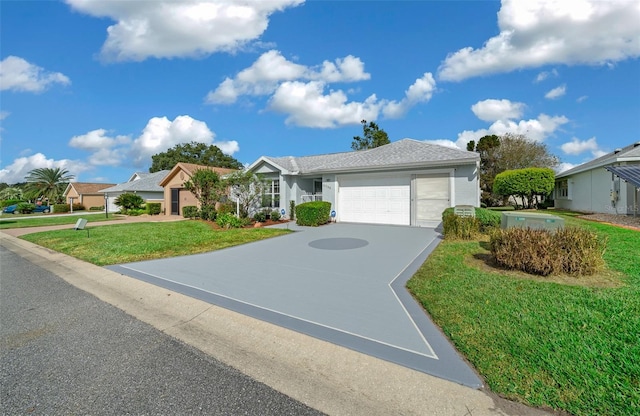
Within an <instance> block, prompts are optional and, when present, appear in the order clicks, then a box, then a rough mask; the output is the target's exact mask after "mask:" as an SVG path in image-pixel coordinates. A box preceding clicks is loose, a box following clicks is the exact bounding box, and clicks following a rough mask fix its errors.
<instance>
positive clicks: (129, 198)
mask: <svg viewBox="0 0 640 416" xmlns="http://www.w3.org/2000/svg"><path fill="white" fill-rule="evenodd" d="M114 202H115V204H116V205H117V206H119V207H121V208H122V210H123V211H128V210H131V209H140V208H141V207H142V204H144V199H142V197H141V196H140V195H136V194H134V193H131V192H125V193H124V194H120V195H119V196H118V197H117V198H116V200H115V201H114Z"/></svg>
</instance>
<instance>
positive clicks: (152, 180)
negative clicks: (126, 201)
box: [101, 170, 169, 193]
mask: <svg viewBox="0 0 640 416" xmlns="http://www.w3.org/2000/svg"><path fill="white" fill-rule="evenodd" d="M168 173H169V171H168V170H161V171H158V172H154V173H147V174H144V175H142V176H140V177H138V178H137V179H134V180H129V181H127V182H124V183H119V184H118V185H115V186H112V187H111V188H106V189H102V191H101V192H103V193H108V192H163V191H164V190H163V188H162V186H160V182H161V181H162V180H163V179H164V177H165V176H166V175H167V174H168ZM134 176H135V174H134ZM132 177H133V176H132Z"/></svg>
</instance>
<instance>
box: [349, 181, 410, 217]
mask: <svg viewBox="0 0 640 416" xmlns="http://www.w3.org/2000/svg"><path fill="white" fill-rule="evenodd" d="M338 185H339V188H338V210H337V211H338V212H337V214H338V220H339V221H344V222H360V223H369V224H394V225H410V223H411V186H410V185H411V178H410V177H409V176H408V175H404V176H377V177H376V176H372V175H367V176H355V175H350V176H343V177H339V178H338Z"/></svg>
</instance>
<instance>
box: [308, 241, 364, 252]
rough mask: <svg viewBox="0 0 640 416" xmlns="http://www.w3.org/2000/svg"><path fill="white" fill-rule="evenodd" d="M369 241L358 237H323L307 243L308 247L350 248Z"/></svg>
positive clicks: (327, 248) (361, 245) (326, 248)
mask: <svg viewBox="0 0 640 416" xmlns="http://www.w3.org/2000/svg"><path fill="white" fill-rule="evenodd" d="M367 244H369V242H368V241H367V240H362V239H360V238H323V239H320V240H314V241H312V242H310V243H309V247H313V248H318V249H320V250H351V249H354V248H360V247H364V246H366V245H367Z"/></svg>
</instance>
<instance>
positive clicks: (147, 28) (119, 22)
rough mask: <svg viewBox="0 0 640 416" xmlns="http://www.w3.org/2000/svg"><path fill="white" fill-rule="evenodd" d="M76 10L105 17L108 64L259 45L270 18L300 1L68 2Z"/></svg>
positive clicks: (83, 0)
mask: <svg viewBox="0 0 640 416" xmlns="http://www.w3.org/2000/svg"><path fill="white" fill-rule="evenodd" d="M66 2H67V3H68V4H69V5H70V6H71V7H72V8H74V9H75V10H77V11H80V12H82V13H86V14H89V15H92V16H95V17H109V18H111V19H113V20H115V21H116V24H114V25H112V26H109V28H108V29H107V39H106V41H105V43H104V45H103V46H102V51H101V55H102V57H103V58H104V59H106V60H109V61H143V60H145V59H147V58H149V57H155V58H172V57H193V56H205V55H208V54H211V53H214V52H219V51H228V52H232V51H235V50H237V49H239V48H241V47H243V46H245V45H246V44H247V43H248V42H250V41H253V40H256V39H258V38H259V37H260V36H261V35H262V34H263V33H264V31H265V30H266V29H267V26H268V24H269V17H270V16H271V14H273V13H275V12H278V11H283V10H285V9H286V8H289V7H294V6H297V5H299V4H301V3H302V2H303V0H269V1H246V0H227V1H216V0H201V1H197V0H183V1H179V2H178V1H167V0H162V1H161V0H154V1H93V0H66Z"/></svg>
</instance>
